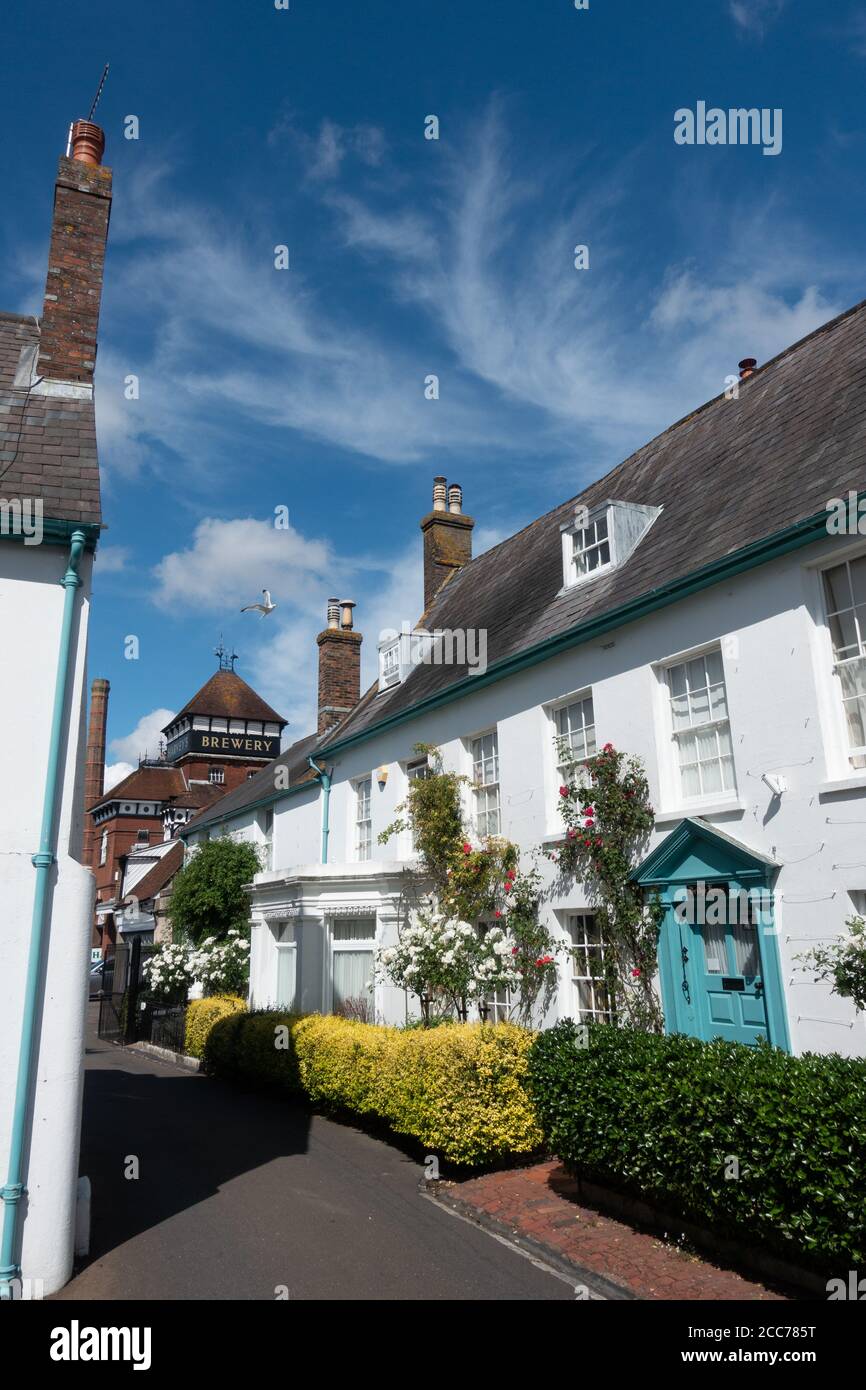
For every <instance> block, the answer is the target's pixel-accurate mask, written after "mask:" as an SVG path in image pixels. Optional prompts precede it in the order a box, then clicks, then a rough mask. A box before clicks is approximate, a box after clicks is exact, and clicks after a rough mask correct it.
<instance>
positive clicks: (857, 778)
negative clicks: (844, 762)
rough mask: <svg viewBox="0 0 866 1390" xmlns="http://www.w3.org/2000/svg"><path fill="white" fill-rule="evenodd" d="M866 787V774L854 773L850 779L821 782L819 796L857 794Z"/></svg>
mask: <svg viewBox="0 0 866 1390" xmlns="http://www.w3.org/2000/svg"><path fill="white" fill-rule="evenodd" d="M864 787H866V772H852V773H851V775H850V776H849V777H839V778H837V779H836V780H834V781H831V782H819V783H818V794H819V796H825V795H826V794H827V793H828V792H856V791H861V790H862V789H863V788H864Z"/></svg>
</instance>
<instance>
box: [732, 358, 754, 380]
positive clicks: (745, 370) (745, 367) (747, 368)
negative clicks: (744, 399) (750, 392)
mask: <svg viewBox="0 0 866 1390" xmlns="http://www.w3.org/2000/svg"><path fill="white" fill-rule="evenodd" d="M737 365H738V366H739V368H740V381H745V379H746V377H747V376H751V375H752V372H753V371H754V370H755V368H756V367H757V365H758V362H757V358H755V357H744V358H743V360H742V362H739V363H738V364H737Z"/></svg>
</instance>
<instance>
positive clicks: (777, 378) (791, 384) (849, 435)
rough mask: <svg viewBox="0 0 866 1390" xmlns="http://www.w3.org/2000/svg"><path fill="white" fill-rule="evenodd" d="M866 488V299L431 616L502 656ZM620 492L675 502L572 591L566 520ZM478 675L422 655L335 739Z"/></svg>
mask: <svg viewBox="0 0 866 1390" xmlns="http://www.w3.org/2000/svg"><path fill="white" fill-rule="evenodd" d="M864 488H866V301H863V302H862V303H861V304H858V305H856V306H855V307H854V308H853V309H849V310H848V311H847V312H846V313H844V314H842V315H840V316H839V317H838V318H836V319H833V320H832V321H831V322H830V323H827V324H825V325H824V326H823V327H822V328H819V329H817V330H816V331H815V332H814V333H812V334H810V335H809V337H807V338H804V339H802V341H801V342H799V343H797V344H795V345H794V346H793V347H790V348H788V349H786V350H785V352H783V353H781V354H780V356H778V357H776V358H774V359H773V361H772V362H768V363H767V364H766V365H765V366H764V367H763V368H760V369H758V370H757V371H756V372H755V373H754V374H753V375H752V376H751V377H750V378H748V379H747V380H744V381H742V382H740V384H739V398H738V399H731V400H726V399H725V397H724V396H718V397H716V398H715V399H714V400H712V401H709V402H708V403H707V404H706V405H704V406H702V407H701V408H700V409H698V410H695V411H694V412H693V413H692V414H691V415H688V416H686V417H685V418H684V419H683V420H680V421H679V422H678V423H677V424H675V425H672V426H671V427H670V428H669V429H667V430H666V431H665V432H664V433H663V434H660V435H659V436H658V437H657V438H656V439H653V440H652V441H651V442H650V443H649V444H646V445H644V446H643V448H641V449H638V451H637V452H636V453H634V454H632V455H631V457H630V458H628V459H626V460H625V462H624V463H621V464H619V465H618V467H616V468H614V469H613V470H612V471H611V472H610V473H608V474H607V475H606V476H605V477H603V478H601V479H599V481H598V482H595V483H593V484H592V485H591V486H590V487H588V488H586V489H585V491H583V492H582V493H579V494H578V495H577V496H576V497H573V498H571V499H569V501H567V502H564V503H562V504H561V505H560V506H558V507H556V508H554V510H553V511H551V512H548V513H547V515H546V516H543V517H540V518H539V519H538V520H537V521H534V522H532V523H531V525H529V526H527V527H526V528H525V529H524V530H522V531H520V532H518V534H517V535H515V536H512V537H511V538H510V539H509V540H506V541H503V542H502V543H501V544H500V545H497V546H495V547H494V548H493V549H492V550H489V551H487V552H486V553H485V554H484V555H480V556H479V557H478V559H476V560H473V561H472V562H471V563H470V564H468V565H466V566H465V567H464V568H463V569H462V570H458V571H457V572H456V573H455V575H454V577H453V579H451V580H450V582H448V583H447V584H446V585H445V586H444V587H443V588H442V589H441V590H440V593H439V596H438V598H437V599H436V600H435V601H434V603H433V605H432V606H431V608H430V611H429V612H428V613H427V614H426V621H425V627H426V628H427V629H428V630H432V629H436V628H438V629H448V628H450V629H466V628H474V629H482V630H483V629H486V632H487V664H488V666H492V665H493V664H494V663H496V662H499V661H502V660H503V659H506V658H509V657H513V656H517V655H518V654H520V653H521V652H522V651H524V650H526V649H528V648H531V647H534V646H536V645H537V644H539V643H542V642H544V641H545V639H548V638H553V637H556V636H560V635H562V634H564V633H566V632H568V631H569V630H570V629H573V628H576V627H578V626H579V625H581V624H583V623H585V622H588V621H591V620H594V619H602V618H603V617H604V616H605V615H606V614H607V613H609V612H611V611H612V610H615V609H618V608H619V607H621V606H622V605H624V604H627V603H629V602H631V601H635V600H638V599H645V598H648V597H649V596H651V595H652V593H653V591H654V590H657V589H659V588H660V587H661V586H662V585H666V584H668V583H669V582H672V581H676V580H678V579H685V578H686V577H687V576H688V575H690V574H692V573H694V572H695V571H696V570H699V569H701V568H702V567H705V566H708V565H712V564H713V563H714V562H717V561H720V560H723V559H724V557H725V556H727V555H730V554H732V553H733V552H734V551H738V550H740V549H741V548H743V547H746V546H748V545H750V544H753V543H758V542H761V541H763V540H766V539H767V538H768V537H769V536H771V535H772V534H773V533H776V532H779V531H782V530H784V529H785V528H787V527H790V526H793V525H794V524H796V523H797V522H800V521H806V520H808V519H809V518H810V517H813V516H815V515H817V514H818V513H820V512H822V511H823V510H824V508H825V507H826V505H827V502H828V500H829V499H830V498H831V497H842V496H845V495H846V494H847V492H848V490H849V489H856V490H858V491H860V490H863V489H864ZM609 499H610V500H614V501H621V502H632V503H638V504H643V505H649V506H657V507H661V508H663V510H662V512H661V514H660V515H659V516H658V518H657V519H656V521H655V522H654V523H653V525H652V526H651V527H650V529H649V531H648V532H647V533H646V535H645V537H644V539H643V540H642V541H641V542H640V544H639V545H638V546H637V548H636V549H635V550H634V552H633V554H632V555H631V556H630V557H629V558H628V559H627V560H626V561H625V562H624V563H623V564H622V565H621V566H619V567H617V568H614V569H612V570H610V571H609V572H607V573H604V574H601V575H599V577H598V578H595V579H591V580H588V581H586V582H583V583H579V584H576V585H574V586H572V587H571V588H568V589H566V590H565V592H561V590H562V586H563V573H562V548H561V541H560V527H561V526H562V525H563V523H568V522H570V521H571V520H572V518H573V515H574V511H575V507H576V506H577V505H578V504H581V505H584V504H585V505H586V506H587V507H592V506H593V505H595V504H597V503H601V502H604V501H606V500H609ZM419 563H420V559H419ZM468 674H469V672H468V669H467V667H466V666H465V665H463V666H454V665H452V666H446V665H440V666H435V665H418V666H416V667H415V668H414V670H412V671H411V672H410V674H409V676H408V677H407V679H406V680H405V681H404V682H403V683H402V684H401V685H397V686H394V687H392V688H391V689H389V690H386V691H383V692H382V693H381V694H375V695H374V697H372V698H371V696H370V693H369V692H368V695H367V696H365V697H364V698H363V699H362V700H361V701H360V702H359V704H358V705H357V706H356V708H355V710H354V711H353V713H352V714H351V715H349V717H348V718H347V719H346V721H345V722H344V723H343V725H342V726H341V727H340V729H339V731H338V732H337V734H336V736H334V735H332V736H331V738H330V740H329V741H330V742H331V743H337V742H339V741H340V740H342V739H343V738H349V737H351V736H352V735H353V734H357V733H360V732H362V731H364V730H367V729H371V728H373V727H375V725H377V724H378V723H379V722H380V721H382V720H384V719H387V718H389V717H390V716H393V715H396V714H399V713H401V712H404V711H408V710H410V709H411V708H412V707H413V706H414V705H416V704H417V703H419V702H420V701H422V700H424V699H426V698H427V697H430V696H433V695H436V694H439V693H440V692H443V691H445V690H447V688H448V687H449V686H450V685H453V684H455V683H456V682H458V681H462V680H465V678H466V677H467V675H468ZM374 690H375V687H374ZM327 744H328V740H325V741H324V743H323V748H324V749H327Z"/></svg>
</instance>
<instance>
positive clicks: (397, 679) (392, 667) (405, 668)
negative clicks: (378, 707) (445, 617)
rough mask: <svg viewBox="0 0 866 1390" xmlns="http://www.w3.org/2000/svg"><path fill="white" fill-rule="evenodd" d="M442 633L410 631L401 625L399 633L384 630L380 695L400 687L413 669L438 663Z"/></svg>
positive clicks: (380, 665) (381, 643) (380, 645)
mask: <svg viewBox="0 0 866 1390" xmlns="http://www.w3.org/2000/svg"><path fill="white" fill-rule="evenodd" d="M439 637H441V634H439V633H436V632H427V630H426V629H425V628H410V626H409V624H408V623H406V622H404V623H403V624H402V626H401V630H400V632H399V633H398V632H397V631H396V630H395V629H394V628H389V629H386V630H385V632H384V633H383V634H382V638H381V641H380V642H379V693H380V695H381V694H382V692H383V691H385V690H390V689H391V687H392V686H393V685H399V684H400V683H401V681H404V680H406V678H407V676H409V675H411V673H412V671H413V670H414V668H415V667H416V666H429V665H431V664H441V662H442V660H443V657H442V654H441V642H439V640H438V639H439Z"/></svg>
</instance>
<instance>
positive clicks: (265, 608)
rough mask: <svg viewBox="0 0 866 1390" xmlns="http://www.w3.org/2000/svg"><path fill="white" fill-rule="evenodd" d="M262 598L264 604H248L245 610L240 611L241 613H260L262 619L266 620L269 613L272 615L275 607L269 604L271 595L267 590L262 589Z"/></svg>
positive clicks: (273, 604)
mask: <svg viewBox="0 0 866 1390" xmlns="http://www.w3.org/2000/svg"><path fill="white" fill-rule="evenodd" d="M262 597H263V598H264V600H265V601H264V603H248V604H247V606H246V607H245V608H242V609H241V612H242V613H261V615H262V617H263V618H266V617H267V616H268V614H269V613H273V611H274V609H275V608H276V606H277V605H276V604H275V603H271V595H270V592H269V590H268V589H262Z"/></svg>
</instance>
